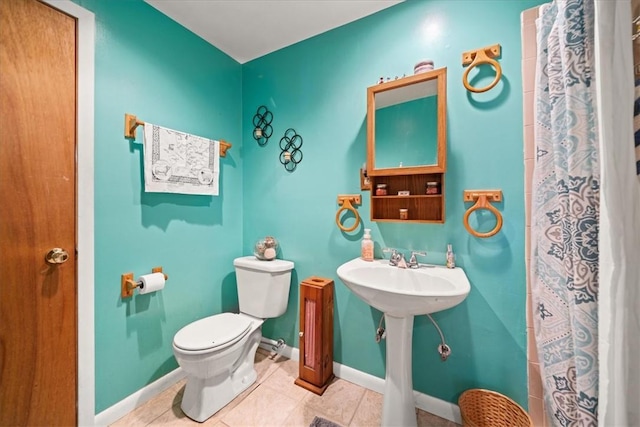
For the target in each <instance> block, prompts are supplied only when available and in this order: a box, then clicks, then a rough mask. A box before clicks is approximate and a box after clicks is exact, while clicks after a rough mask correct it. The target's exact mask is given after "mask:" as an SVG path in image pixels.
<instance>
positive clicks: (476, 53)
mask: <svg viewBox="0 0 640 427" xmlns="http://www.w3.org/2000/svg"><path fill="white" fill-rule="evenodd" d="M500 51H501V47H500V45H499V44H496V45H493V46H487V47H483V48H481V49H477V50H471V51H468V52H464V53H463V54H462V65H468V64H471V65H469V66H468V67H467V69H466V70H464V74H463V75H462V84H464V87H465V88H466V89H467V90H468V91H471V92H475V93H481V92H486V91H488V90H490V89H493V87H494V86H495V85H497V84H498V82H499V81H500V78H502V67H500V63H499V62H498V61H496V60H495V59H493V58H496V57H498V56H500ZM480 64H489V65H491V66H492V67H493V68H495V70H496V77H495V78H494V79H493V81H492V82H491V83H489V84H488V85H487V86H485V87H482V88H477V87H474V86H471V84H470V83H469V71H471V69H472V68H475V67H477V66H478V65H480Z"/></svg>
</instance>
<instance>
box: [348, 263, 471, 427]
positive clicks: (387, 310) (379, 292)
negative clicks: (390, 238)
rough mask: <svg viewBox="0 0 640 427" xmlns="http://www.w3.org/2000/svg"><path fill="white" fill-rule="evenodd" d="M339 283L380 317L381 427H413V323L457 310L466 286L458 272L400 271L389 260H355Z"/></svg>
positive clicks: (429, 268)
mask: <svg viewBox="0 0 640 427" xmlns="http://www.w3.org/2000/svg"><path fill="white" fill-rule="evenodd" d="M337 273H338V277H340V279H342V281H343V282H344V283H345V284H346V285H347V287H348V288H349V289H350V290H351V291H352V292H353V293H354V294H356V295H357V296H358V297H360V298H361V299H362V300H364V301H365V302H366V303H367V304H369V305H370V306H372V307H374V308H377V309H378V310H380V311H382V312H383V313H384V319H385V327H386V331H387V338H386V341H387V344H386V347H387V354H386V356H387V361H386V373H385V381H384V382H385V385H384V394H383V396H384V397H383V405H382V425H383V426H404V427H416V426H417V419H416V408H415V402H414V399H413V381H412V371H411V363H412V362H411V351H412V350H411V346H412V336H413V317H414V316H417V315H420V314H429V313H434V312H436V311H440V310H446V309H447V308H451V307H453V306H454V305H456V304H460V303H461V302H462V301H463V300H464V299H465V298H466V297H467V295H468V294H469V290H470V289H471V286H470V285H469V280H468V279H467V276H466V274H464V271H463V270H462V269H461V268H446V267H440V266H426V265H421V266H420V268H416V269H408V268H407V269H404V268H398V267H394V266H392V265H389V261H388V260H384V259H383V260H376V261H373V262H367V261H363V260H362V259H360V258H356V259H354V260H351V261H349V262H346V263H344V264H342V265H341V266H340V267H338V271H337Z"/></svg>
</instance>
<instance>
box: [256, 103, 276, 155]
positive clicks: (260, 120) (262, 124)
mask: <svg viewBox="0 0 640 427" xmlns="http://www.w3.org/2000/svg"><path fill="white" fill-rule="evenodd" d="M272 121H273V113H271V111H269V110H267V107H265V106H264V105H261V106H260V107H258V111H256V114H255V116H253V126H254V129H253V139H255V140H256V141H257V142H258V145H260V146H263V145H265V144H266V143H267V142H269V138H271V135H273V128H272V127H271V122H272Z"/></svg>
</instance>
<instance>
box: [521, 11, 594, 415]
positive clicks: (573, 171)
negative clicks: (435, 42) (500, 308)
mask: <svg viewBox="0 0 640 427" xmlns="http://www.w3.org/2000/svg"><path fill="white" fill-rule="evenodd" d="M593 23H594V12H593V0H558V1H555V0H554V1H553V2H552V3H550V4H546V5H543V6H542V7H541V9H540V17H539V19H538V22H537V26H538V28H537V30H538V36H537V38H538V40H537V42H538V59H537V66H536V68H537V69H536V124H535V141H536V164H535V167H534V182H533V195H532V228H531V236H532V239H531V240H532V241H531V244H532V248H531V249H532V251H531V254H532V259H531V261H532V262H531V266H532V270H533V271H532V280H531V292H532V298H533V303H534V329H535V336H536V344H537V348H538V355H539V358H540V364H541V366H540V367H541V374H542V383H543V387H544V398H545V407H546V410H547V416H548V419H549V420H550V421H551V422H552V423H553V425H556V426H597V418H598V414H597V411H598V329H597V327H598V221H599V186H600V177H599V173H600V172H599V153H598V139H597V138H598V135H597V122H596V118H597V116H596V105H595V81H594V79H593V72H594V62H593V61H594V46H593V44H594V38H593Z"/></svg>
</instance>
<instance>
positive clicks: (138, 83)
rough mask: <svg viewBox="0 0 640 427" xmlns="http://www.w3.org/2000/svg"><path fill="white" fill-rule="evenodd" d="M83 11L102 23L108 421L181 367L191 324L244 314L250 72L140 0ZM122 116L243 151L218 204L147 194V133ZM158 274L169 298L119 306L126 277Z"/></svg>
mask: <svg viewBox="0 0 640 427" xmlns="http://www.w3.org/2000/svg"><path fill="white" fill-rule="evenodd" d="M76 2H77V3H78V4H79V5H81V6H83V7H85V8H86V9H88V10H90V11H92V12H93V13H95V16H96V59H95V65H96V71H95V354H96V359H95V363H96V413H98V412H101V411H102V410H104V409H106V408H108V407H109V406H111V405H113V404H115V403H117V402H119V401H120V400H122V399H124V398H125V397H126V396H128V395H130V394H131V393H133V392H135V391H137V390H139V389H140V388H142V387H144V386H145V385H146V384H149V383H151V382H152V381H154V380H155V379H157V378H160V377H162V376H163V375H165V374H166V373H168V372H170V371H172V370H173V369H175V368H176V367H177V364H176V362H175V359H174V357H173V353H172V349H171V343H172V339H173V336H174V334H175V333H176V332H177V331H178V329H180V328H181V327H182V326H184V325H185V324H187V323H189V322H191V321H193V320H195V319H197V318H200V317H204V316H207V315H210V314H211V313H214V312H221V311H223V310H235V309H237V296H236V291H235V276H234V275H233V265H232V262H233V258H235V257H237V256H239V255H241V254H242V218H241V213H242V194H241V192H242V180H243V176H242V161H241V158H240V148H241V129H242V126H241V97H242V80H241V75H242V70H241V66H240V64H238V63H237V62H235V61H234V60H232V59H231V58H229V57H228V56H226V55H225V54H223V53H222V52H220V51H219V50H217V49H216V48H214V47H212V46H211V45H209V44H208V43H206V42H204V41H203V40H202V39H200V38H199V37H197V36H195V35H194V34H193V33H191V32H189V31H187V30H186V29H184V28H183V27H182V26H180V25H178V24H177V23H175V22H174V21H172V20H171V19H169V18H167V17H166V16H165V15H163V14H161V13H160V12H158V11H156V9H154V8H152V7H151V6H149V5H147V4H146V3H144V2H142V1H141V0H126V1H123V0H119V1H104V0H76ZM124 113H132V114H136V115H137V116H138V117H139V118H140V119H141V120H145V121H149V122H151V123H156V124H159V125H162V126H166V127H170V128H172V129H178V130H182V131H185V132H190V133H193V134H196V135H200V136H204V137H209V138H216V139H225V140H227V141H229V142H231V143H232V144H234V145H233V147H232V148H231V150H229V151H228V154H227V157H225V158H221V164H220V170H221V178H220V197H209V196H189V195H178V194H161V193H145V192H144V191H143V181H142V179H143V173H142V145H141V144H140V143H141V142H142V128H139V129H138V140H137V141H136V143H130V142H129V141H128V140H126V139H124V137H123V129H124ZM80 256H82V254H80ZM158 265H161V266H163V267H164V270H165V272H166V273H167V274H168V275H169V281H168V282H167V285H166V287H165V289H164V290H163V291H162V292H157V293H155V294H149V295H136V296H135V297H133V298H131V299H127V300H121V298H120V275H121V274H123V273H126V272H133V273H134V274H135V275H136V277H137V276H139V275H141V274H146V273H148V272H150V270H151V268H152V267H154V266H158ZM80 285H81V286H82V284H80Z"/></svg>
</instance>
